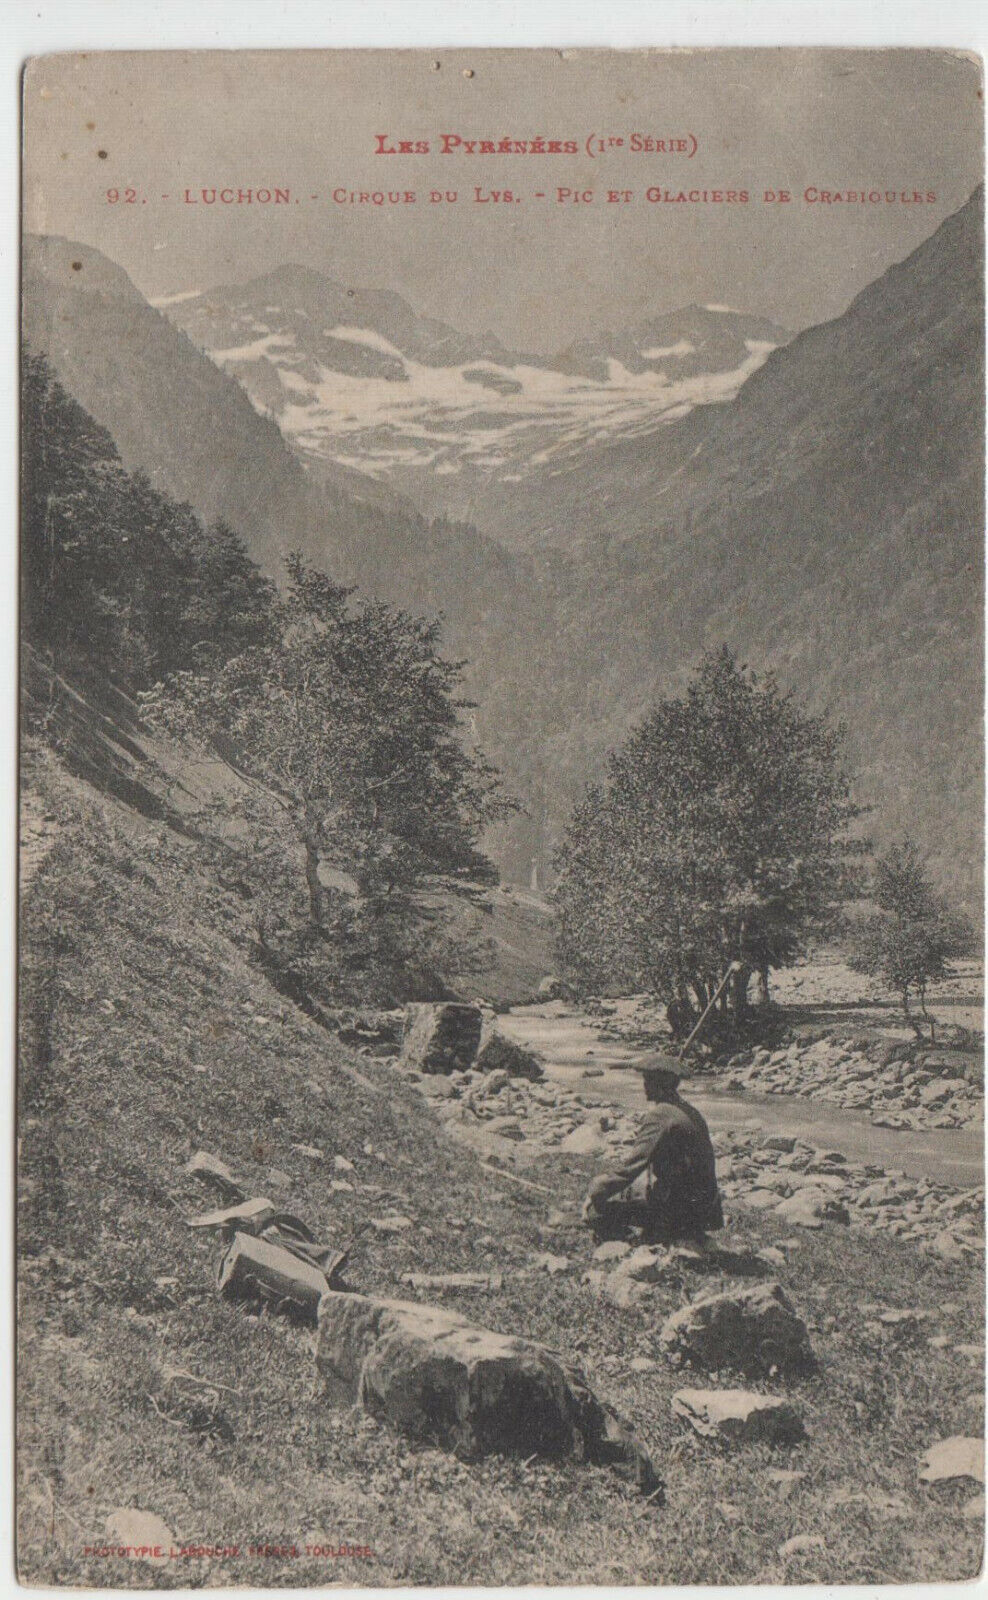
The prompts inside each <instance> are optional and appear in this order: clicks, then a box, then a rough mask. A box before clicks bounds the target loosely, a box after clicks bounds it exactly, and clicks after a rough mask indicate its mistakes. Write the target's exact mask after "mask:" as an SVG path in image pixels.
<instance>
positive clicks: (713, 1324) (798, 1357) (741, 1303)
mask: <svg viewBox="0 0 988 1600" xmlns="http://www.w3.org/2000/svg"><path fill="white" fill-rule="evenodd" d="M659 1342H660V1344H661V1346H662V1348H663V1350H664V1351H665V1353H666V1355H667V1356H668V1357H669V1359H670V1360H671V1361H674V1362H676V1363H684V1362H688V1363H690V1364H691V1365H693V1366H697V1367H703V1368H705V1369H706V1370H707V1371H709V1372H716V1371H718V1370H719V1369H720V1368H722V1367H727V1368H730V1369H732V1370H734V1371H736V1372H749V1373H766V1372H771V1371H772V1370H773V1369H774V1370H776V1371H778V1372H807V1371H811V1370H812V1369H813V1367H814V1366H815V1364H816V1363H815V1358H814V1355H813V1350H812V1347H811V1345H810V1338H809V1333H808V1332H807V1328H806V1324H805V1322H804V1321H803V1319H802V1318H801V1317H800V1316H798V1315H797V1313H796V1311H795V1309H794V1307H793V1305H792V1303H791V1301H790V1300H789V1298H788V1296H787V1295H786V1293H785V1291H784V1290H783V1288H782V1287H781V1285H780V1284H778V1283H758V1284H745V1285H744V1286H743V1287H741V1288H738V1289H728V1290H725V1291H724V1292H723V1293H721V1294H711V1295H704V1296H702V1297H701V1298H700V1299H698V1300H693V1301H691V1302H690V1304H689V1305H687V1306H683V1308H682V1309H681V1310H680V1311H677V1312H675V1313H674V1314H673V1315H672V1316H671V1317H669V1318H668V1319H667V1320H666V1322H665V1323H663V1325H662V1328H661V1329H660V1331H659Z"/></svg>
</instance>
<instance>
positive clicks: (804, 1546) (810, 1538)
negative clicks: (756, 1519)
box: [779, 1533, 827, 1561]
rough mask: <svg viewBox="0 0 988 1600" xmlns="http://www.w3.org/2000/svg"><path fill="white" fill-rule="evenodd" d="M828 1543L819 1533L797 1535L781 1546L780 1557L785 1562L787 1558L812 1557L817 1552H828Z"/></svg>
mask: <svg viewBox="0 0 988 1600" xmlns="http://www.w3.org/2000/svg"><path fill="white" fill-rule="evenodd" d="M826 1548H827V1541H826V1539H824V1538H823V1536H822V1535H821V1534H819V1533H797V1534H796V1536H795V1538H793V1539H787V1540H786V1542H785V1544H780V1546H779V1555H780V1556H781V1557H782V1559H783V1561H784V1560H785V1559H786V1557H787V1556H805V1555H811V1554H813V1553H814V1552H815V1551H820V1550H826Z"/></svg>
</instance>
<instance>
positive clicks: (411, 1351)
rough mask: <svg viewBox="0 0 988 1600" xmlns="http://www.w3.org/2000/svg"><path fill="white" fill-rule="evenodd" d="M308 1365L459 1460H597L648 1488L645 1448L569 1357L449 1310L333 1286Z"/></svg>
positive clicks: (333, 1390)
mask: <svg viewBox="0 0 988 1600" xmlns="http://www.w3.org/2000/svg"><path fill="white" fill-rule="evenodd" d="M316 1366H317V1369H318V1371H319V1373H320V1375H321V1377H322V1379H323V1383H324V1387H325V1392H326V1396H327V1398H328V1399H330V1400H331V1401H332V1400H335V1401H336V1402H338V1403H343V1404H350V1405H352V1404H354V1403H357V1404H359V1405H361V1406H362V1407H363V1408H364V1410H365V1411H367V1412H369V1413H370V1414H371V1415H372V1416H375V1417H378V1418H380V1419H382V1420H384V1421H386V1422H388V1423H390V1424H391V1425H392V1426H393V1427H395V1428H397V1429H399V1430H400V1431H401V1432H403V1433H407V1434H410V1435H411V1436H412V1437H413V1438H420V1439H428V1440H431V1441H432V1442H433V1443H436V1444H440V1445H443V1446H445V1447H446V1448H448V1449H452V1450H456V1451H457V1452H458V1453H460V1454H462V1455H465V1456H481V1455H486V1454H489V1453H495V1452H496V1453H502V1454H507V1455H521V1456H532V1455H539V1456H548V1457H564V1456H570V1457H575V1458H576V1459H578V1460H581V1461H594V1462H605V1463H609V1464H611V1465H617V1466H624V1467H626V1468H628V1469H630V1470H632V1471H633V1472H634V1476H635V1478H636V1481H637V1482H638V1484H639V1486H640V1487H641V1488H642V1490H643V1492H645V1493H651V1492H652V1491H653V1490H654V1489H655V1488H656V1487H657V1484H658V1480H657V1478H656V1476H655V1473H654V1470H653V1468H652V1463H651V1461H650V1459H649V1457H648V1455H647V1453H646V1452H645V1450H644V1449H643V1448H642V1447H641V1446H640V1445H639V1444H638V1443H637V1441H636V1440H635V1439H634V1436H633V1434H632V1432H631V1430H630V1428H628V1427H627V1425H626V1424H624V1423H623V1422H622V1421H621V1420H620V1419H619V1418H618V1417H617V1415H616V1413H615V1412H613V1411H612V1410H611V1409H610V1408H609V1407H607V1406H604V1405H602V1404H601V1402H600V1401H599V1400H598V1399H597V1397H596V1396H595V1395H594V1393H593V1391H592V1390H591V1389H590V1386H589V1384H588V1383H587V1381H586V1379H585V1378H584V1376H583V1374H582V1372H581V1371H580V1369H579V1368H578V1367H577V1366H575V1364H571V1363H569V1362H568V1361H565V1360H564V1358H562V1357H560V1356H557V1355H556V1354H554V1353H553V1352H551V1351H549V1350H547V1349H546V1348H545V1347H544V1346H542V1345H539V1344H536V1343H534V1342H533V1341H532V1340H529V1339H523V1338H519V1337H517V1336H515V1335H513V1334H504V1333H495V1332H494V1331H493V1330H492V1329H489V1328H482V1327H477V1326H475V1325H474V1324H473V1323H470V1322H468V1321H467V1320H466V1319H465V1318H464V1317H461V1316H459V1315H458V1314H457V1313H455V1312H452V1311H447V1310H445V1309H440V1308H439V1307H436V1306H427V1305H417V1304H415V1303H413V1302H410V1301H405V1300H378V1299H372V1298H371V1297H370V1296H367V1295H362V1294H346V1293H337V1292H335V1291H333V1290H330V1291H329V1292H328V1293H327V1294H324V1295H323V1297H322V1303H321V1305H320V1308H319V1333H318V1337H317V1342H316Z"/></svg>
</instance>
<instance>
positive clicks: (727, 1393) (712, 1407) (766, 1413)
mask: <svg viewBox="0 0 988 1600" xmlns="http://www.w3.org/2000/svg"><path fill="white" fill-rule="evenodd" d="M672 1412H673V1416H675V1417H678V1418H679V1419H680V1421H681V1422H688V1423H689V1425H690V1427H691V1428H692V1429H693V1430H694V1432H695V1433H698V1434H700V1435H701V1436H702V1437H703V1438H710V1439H730V1440H752V1439H759V1440H762V1441H764V1442H766V1443H768V1444H793V1443H795V1441H796V1440H797V1439H802V1438H803V1437H804V1436H805V1433H806V1430H805V1428H804V1427H803V1420H802V1418H801V1416H800V1415H799V1412H798V1411H797V1410H796V1409H795V1407H794V1406H791V1405H790V1404H789V1403H788V1401H786V1400H777V1399H776V1398H775V1397H774V1396H772V1395H767V1394H753V1393H752V1392H751V1391H750V1390H748V1389H680V1390H679V1391H678V1392H677V1393H676V1394H674V1395H673V1397H672Z"/></svg>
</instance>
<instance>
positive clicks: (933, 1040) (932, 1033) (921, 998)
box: [919, 983, 937, 1044]
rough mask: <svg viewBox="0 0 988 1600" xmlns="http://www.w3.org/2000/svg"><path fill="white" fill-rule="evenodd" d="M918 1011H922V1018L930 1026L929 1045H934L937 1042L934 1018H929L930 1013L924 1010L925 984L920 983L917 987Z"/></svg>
mask: <svg viewBox="0 0 988 1600" xmlns="http://www.w3.org/2000/svg"><path fill="white" fill-rule="evenodd" d="M919 1009H920V1010H921V1011H922V1013H923V1015H924V1017H925V1018H926V1020H927V1022H928V1023H929V1025H930V1043H931V1044H936V1042H937V1024H936V1018H935V1017H931V1016H930V1013H929V1012H928V1011H927V1009H926V984H925V983H921V984H920V986H919Z"/></svg>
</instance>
